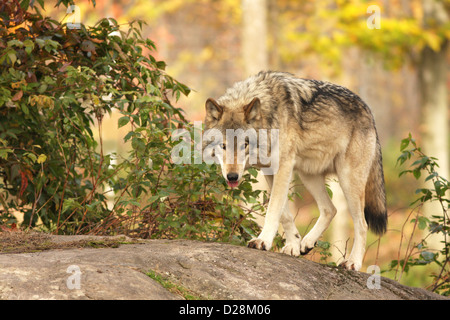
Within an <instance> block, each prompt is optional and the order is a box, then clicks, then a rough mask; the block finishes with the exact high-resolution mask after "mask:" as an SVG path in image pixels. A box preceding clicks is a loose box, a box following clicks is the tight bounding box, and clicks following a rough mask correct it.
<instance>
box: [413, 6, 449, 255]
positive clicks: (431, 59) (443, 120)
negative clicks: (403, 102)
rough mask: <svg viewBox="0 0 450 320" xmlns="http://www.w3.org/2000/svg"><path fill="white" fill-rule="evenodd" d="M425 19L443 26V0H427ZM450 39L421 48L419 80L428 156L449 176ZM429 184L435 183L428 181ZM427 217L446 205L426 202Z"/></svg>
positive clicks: (428, 23)
mask: <svg viewBox="0 0 450 320" xmlns="http://www.w3.org/2000/svg"><path fill="white" fill-rule="evenodd" d="M423 10H424V16H423V23H424V26H425V27H428V26H439V25H443V24H445V23H446V22H448V20H449V19H448V15H447V14H446V11H445V8H444V7H443V4H442V2H441V1H437V0H424V1H423ZM446 58H447V42H445V43H443V44H442V45H441V47H440V49H439V50H438V51H434V50H433V49H431V48H430V47H425V48H424V49H423V50H422V52H421V60H420V63H419V81H420V91H421V97H422V105H421V108H422V109H421V115H422V117H421V118H422V119H421V122H422V123H421V126H420V129H421V133H422V146H423V151H424V152H425V154H427V155H428V156H432V157H436V158H438V159H439V160H438V163H439V168H438V172H439V174H440V175H441V176H442V177H444V178H446V179H448V178H449V156H448V137H449V130H448V105H447V98H448V97H447V63H446ZM425 187H426V188H432V187H433V186H432V185H430V184H427V186H425ZM424 213H425V215H426V216H427V217H431V216H432V215H441V214H442V208H441V207H440V204H439V203H437V202H433V203H428V204H427V205H426V206H424ZM440 241H441V238H440V237H434V238H432V239H430V241H428V244H429V246H430V247H431V248H434V249H439V248H440V247H441V246H442V244H441V243H440Z"/></svg>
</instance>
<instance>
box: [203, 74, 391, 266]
mask: <svg viewBox="0 0 450 320" xmlns="http://www.w3.org/2000/svg"><path fill="white" fill-rule="evenodd" d="M205 108H206V116H205V130H207V131H208V130H215V131H216V132H219V133H221V135H222V137H223V138H222V139H220V141H219V142H218V141H216V143H215V144H214V143H211V145H213V146H214V148H213V149H212V156H213V157H216V158H219V159H218V162H219V163H220V165H221V168H222V174H223V176H224V178H225V179H226V181H227V183H228V185H229V186H230V187H236V186H237V185H238V184H239V181H240V180H241V178H242V175H243V172H244V170H245V169H247V168H249V167H250V166H253V167H256V168H265V167H267V163H266V164H264V163H261V161H260V160H259V159H256V160H255V161H253V163H251V162H250V161H248V160H249V158H250V157H251V156H252V154H253V155H254V153H255V152H256V153H258V150H259V149H260V148H261V146H263V148H264V149H266V151H267V152H268V153H270V154H273V153H274V152H273V151H274V150H275V149H276V151H277V152H276V153H277V154H276V157H272V160H273V161H276V162H277V165H276V166H275V167H276V169H277V170H272V171H269V172H266V173H265V174H264V176H265V178H266V180H267V183H268V185H269V188H270V190H271V191H270V200H269V204H268V208H267V212H266V216H265V221H264V226H263V228H262V231H261V233H260V234H259V236H258V237H257V238H254V239H252V240H250V241H249V243H248V246H249V247H250V248H256V249H260V250H270V248H271V247H272V242H273V239H274V237H275V235H276V233H277V231H278V227H279V224H280V223H281V224H282V226H283V229H284V231H285V237H286V242H285V246H284V247H283V248H282V250H281V251H282V252H283V253H285V254H289V255H293V256H299V255H300V254H302V255H304V254H307V253H308V252H309V251H310V250H311V249H312V248H313V247H314V246H315V244H316V243H317V240H318V239H319V237H320V236H321V235H322V233H323V232H324V231H325V230H326V229H327V227H328V226H329V224H330V222H331V220H332V219H333V217H334V216H335V215H336V208H335V207H334V205H333V203H332V201H331V199H330V197H329V195H328V192H327V190H326V184H325V179H326V177H327V176H328V175H337V178H338V181H339V183H340V186H341V188H342V190H343V192H344V195H345V198H346V201H347V204H348V208H349V212H350V215H351V217H352V219H353V223H354V242H353V246H352V250H351V253H350V255H349V256H348V257H347V258H346V259H345V260H344V261H343V262H342V263H341V264H340V266H342V267H344V268H346V269H349V270H359V269H360V268H361V266H362V261H363V258H364V253H365V246H366V237H367V230H368V229H370V230H371V231H373V232H374V233H375V234H377V235H382V234H384V233H385V232H386V228H387V210H386V192H385V187H384V175H383V166H382V155H381V147H380V143H379V139H378V134H377V130H376V128H375V121H374V117H373V115H372V112H371V110H370V108H369V107H368V106H367V104H366V103H364V101H363V100H362V99H361V98H360V97H358V96H357V95H356V94H355V93H353V92H352V91H350V90H349V89H347V88H344V87H342V86H339V85H336V84H333V83H330V82H326V81H319V80H310V79H303V78H299V77H296V76H294V75H293V74H290V73H286V72H276V71H261V72H260V73H258V74H256V75H254V76H251V77H249V78H248V79H246V80H243V81H241V82H237V83H235V84H234V85H233V86H232V87H230V88H229V89H227V90H226V92H225V94H223V95H222V96H221V97H219V98H217V99H213V98H209V99H208V100H207V101H206V103H205ZM230 130H233V131H234V132H238V131H239V130H241V131H240V133H239V132H238V133H235V134H234V135H230V134H227V132H228V133H229V131H230ZM264 130H266V131H271V130H272V131H273V130H276V131H277V132H278V137H277V139H271V136H270V137H268V136H269V135H268V134H266V139H265V142H263V143H262V144H261V143H255V142H254V141H255V139H256V140H257V139H259V138H261V132H264ZM246 132H252V134H246ZM230 136H231V139H230ZM252 140H253V143H251V141H252ZM275 140H278V141H275ZM277 142H278V143H277ZM274 145H276V148H274V147H273V146H274ZM229 149H232V150H233V151H231V152H229ZM220 150H222V152H220ZM239 153H240V154H239ZM293 175H298V176H299V178H300V179H301V181H302V182H303V184H304V186H305V187H306V188H307V190H308V191H309V192H310V193H311V195H312V196H313V197H314V199H315V201H316V203H317V206H318V208H319V212H320V216H319V218H318V220H317V222H316V223H315V225H314V227H313V228H312V229H311V230H310V231H309V233H308V234H307V235H306V236H305V237H304V238H303V239H302V238H301V236H300V234H299V232H298V230H297V228H296V226H295V224H294V219H293V216H292V215H291V213H290V212H289V209H288V190H289V185H290V182H291V179H292V177H293Z"/></svg>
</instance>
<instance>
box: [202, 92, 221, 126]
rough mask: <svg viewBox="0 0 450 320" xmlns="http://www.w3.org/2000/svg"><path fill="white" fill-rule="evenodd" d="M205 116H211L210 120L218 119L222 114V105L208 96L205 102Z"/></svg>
mask: <svg viewBox="0 0 450 320" xmlns="http://www.w3.org/2000/svg"><path fill="white" fill-rule="evenodd" d="M205 108H206V116H207V117H211V118H212V120H216V121H219V120H220V118H221V117H222V114H223V107H222V106H221V105H219V104H218V103H217V101H216V100H214V99H212V98H209V99H208V100H206V104H205Z"/></svg>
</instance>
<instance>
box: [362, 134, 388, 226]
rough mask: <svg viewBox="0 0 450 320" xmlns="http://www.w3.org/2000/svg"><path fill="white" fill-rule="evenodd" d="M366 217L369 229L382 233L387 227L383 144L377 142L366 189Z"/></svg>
mask: <svg viewBox="0 0 450 320" xmlns="http://www.w3.org/2000/svg"><path fill="white" fill-rule="evenodd" d="M364 217H365V219H366V222H367V225H368V226H369V229H370V230H372V231H373V232H374V233H375V234H377V235H382V234H384V233H385V232H386V229H387V209H386V191H385V187H384V174H383V163H382V157H381V146H380V143H379V141H378V137H377V143H376V153H375V158H374V160H373V163H372V167H371V169H370V173H369V178H368V180H367V184H366V191H365V207H364Z"/></svg>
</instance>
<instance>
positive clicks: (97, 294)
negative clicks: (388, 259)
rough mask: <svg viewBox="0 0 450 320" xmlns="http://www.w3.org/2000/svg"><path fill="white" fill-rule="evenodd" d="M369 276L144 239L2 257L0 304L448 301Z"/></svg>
mask: <svg viewBox="0 0 450 320" xmlns="http://www.w3.org/2000/svg"><path fill="white" fill-rule="evenodd" d="M85 239H86V237H78V238H75V237H69V236H65V237H61V236H52V237H51V241H53V242H55V243H64V242H65V241H71V242H73V241H78V240H85ZM97 239H98V238H97ZM147 273H151V274H152V275H153V277H150V276H148V275H147ZM370 276H371V275H369V274H366V273H362V272H356V271H347V270H343V269H340V268H333V267H329V266H325V265H321V264H317V263H314V262H311V261H308V260H306V259H301V258H294V257H290V256H286V255H283V254H280V253H274V252H264V251H259V250H254V249H248V248H246V247H240V246H234V245H230V244H224V243H205V242H198V241H189V240H145V241H142V242H140V243H134V244H121V245H120V246H119V247H118V248H87V247H83V248H69V249H52V250H47V251H41V252H35V253H14V254H0V299H164V300H169V299H184V298H186V297H187V298H200V299H352V300H355V299H443V297H442V296H439V295H436V294H433V293H431V292H428V291H426V290H423V289H418V288H411V287H406V286H403V285H400V284H398V283H397V282H395V281H393V280H390V279H387V278H383V277H381V282H380V288H379V289H369V288H368V286H367V281H368V278H369V277H370ZM155 279H156V280H155ZM369 281H370V279H369Z"/></svg>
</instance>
